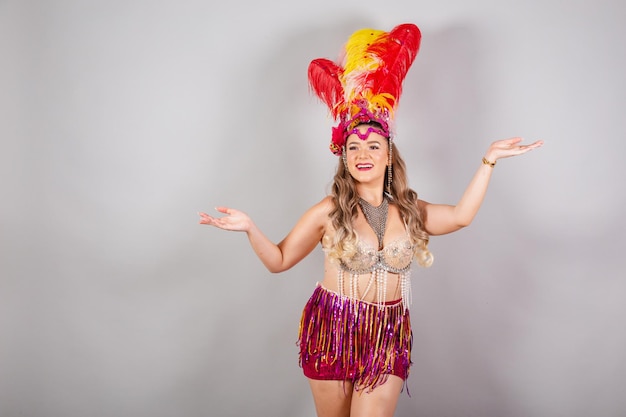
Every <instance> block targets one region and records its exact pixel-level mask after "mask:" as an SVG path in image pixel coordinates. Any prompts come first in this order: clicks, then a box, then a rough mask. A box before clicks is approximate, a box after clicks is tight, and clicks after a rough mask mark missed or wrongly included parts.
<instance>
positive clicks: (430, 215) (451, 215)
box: [418, 200, 464, 236]
mask: <svg viewBox="0 0 626 417" xmlns="http://www.w3.org/2000/svg"><path fill="white" fill-rule="evenodd" d="M418 205H419V208H420V210H421V211H422V213H423V215H424V228H425V229H426V233H428V234H429V235H431V236H438V235H445V234H447V233H452V232H456V231H457V230H459V229H461V228H463V227H464V225H462V224H459V223H458V222H457V220H456V216H455V206H451V205H448V204H431V203H428V202H426V201H423V200H418Z"/></svg>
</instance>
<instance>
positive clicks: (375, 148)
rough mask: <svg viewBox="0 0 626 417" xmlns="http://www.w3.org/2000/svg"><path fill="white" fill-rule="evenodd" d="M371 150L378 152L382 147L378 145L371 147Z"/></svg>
mask: <svg viewBox="0 0 626 417" xmlns="http://www.w3.org/2000/svg"><path fill="white" fill-rule="evenodd" d="M370 149H371V150H373V151H377V150H379V149H380V145H378V144H373V145H370Z"/></svg>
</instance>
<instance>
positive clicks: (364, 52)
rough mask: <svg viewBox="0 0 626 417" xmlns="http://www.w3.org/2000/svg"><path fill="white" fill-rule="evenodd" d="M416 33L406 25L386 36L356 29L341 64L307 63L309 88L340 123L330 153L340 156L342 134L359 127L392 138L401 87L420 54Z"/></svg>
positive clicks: (322, 59)
mask: <svg viewBox="0 0 626 417" xmlns="http://www.w3.org/2000/svg"><path fill="white" fill-rule="evenodd" d="M420 40H421V33H420V30H419V28H418V27H417V26H415V25H414V24H411V23H406V24H402V25H398V26H396V27H395V28H393V30H391V31H390V32H384V31H381V30H374V29H361V30H358V31H356V32H354V33H353V34H352V36H350V38H349V39H348V42H347V43H346V45H345V51H344V53H345V54H344V57H343V61H342V63H341V65H339V64H336V63H335V62H333V61H331V60H329V59H326V58H318V59H315V60H313V61H311V63H310V64H309V73H308V75H309V84H310V86H311V89H312V90H313V91H314V92H315V94H316V95H317V96H318V97H319V98H320V99H321V100H322V101H323V102H324V103H325V104H326V105H327V106H328V108H329V109H330V113H331V115H332V116H333V118H335V120H338V121H339V124H338V125H337V126H336V127H334V128H333V136H332V142H331V144H330V150H331V151H332V152H333V153H334V154H335V155H341V152H342V147H343V146H344V145H345V142H346V137H347V133H348V132H349V131H350V130H351V129H353V128H354V127H355V126H357V125H358V124H361V123H367V122H377V123H379V124H380V125H381V127H382V130H383V132H384V133H385V134H387V136H388V137H390V136H391V135H392V131H391V130H392V129H391V127H390V124H392V121H393V116H394V111H395V110H396V108H397V106H398V100H399V99H400V95H401V93H402V82H403V81H404V78H405V76H406V74H407V72H408V71H409V68H410V67H411V64H413V61H414V60H415V56H416V55H417V52H418V50H419V46H420Z"/></svg>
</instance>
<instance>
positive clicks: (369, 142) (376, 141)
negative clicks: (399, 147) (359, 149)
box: [346, 139, 381, 146]
mask: <svg viewBox="0 0 626 417" xmlns="http://www.w3.org/2000/svg"><path fill="white" fill-rule="evenodd" d="M363 142H365V144H366V145H371V144H374V143H375V144H377V145H380V143H381V142H380V141H379V140H378V139H368V140H361V139H358V140H357V139H352V140H351V141H349V142H348V143H347V144H346V146H350V145H354V144H361V143H363Z"/></svg>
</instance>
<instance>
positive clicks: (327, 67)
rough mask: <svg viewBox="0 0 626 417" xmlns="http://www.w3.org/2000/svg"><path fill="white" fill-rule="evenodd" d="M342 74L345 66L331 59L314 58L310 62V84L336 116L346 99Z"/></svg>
mask: <svg viewBox="0 0 626 417" xmlns="http://www.w3.org/2000/svg"><path fill="white" fill-rule="evenodd" d="M342 74H343V68H341V67H340V66H339V65H337V64H335V63H334V62H333V61H331V60H329V59H325V58H319V59H314V60H313V61H311V63H310V64H309V85H310V86H311V89H312V90H313V91H314V92H315V94H316V95H317V96H318V97H319V98H320V99H321V100H322V101H323V102H324V103H326V105H327V106H328V108H329V109H330V110H331V113H332V115H333V117H335V118H336V117H337V114H338V112H339V110H338V107H339V105H340V104H341V103H343V101H344V95H343V86H342V85H341V81H340V80H339V78H340V77H341V75H342Z"/></svg>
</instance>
